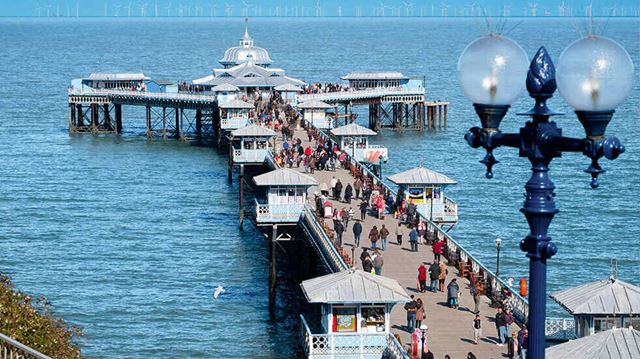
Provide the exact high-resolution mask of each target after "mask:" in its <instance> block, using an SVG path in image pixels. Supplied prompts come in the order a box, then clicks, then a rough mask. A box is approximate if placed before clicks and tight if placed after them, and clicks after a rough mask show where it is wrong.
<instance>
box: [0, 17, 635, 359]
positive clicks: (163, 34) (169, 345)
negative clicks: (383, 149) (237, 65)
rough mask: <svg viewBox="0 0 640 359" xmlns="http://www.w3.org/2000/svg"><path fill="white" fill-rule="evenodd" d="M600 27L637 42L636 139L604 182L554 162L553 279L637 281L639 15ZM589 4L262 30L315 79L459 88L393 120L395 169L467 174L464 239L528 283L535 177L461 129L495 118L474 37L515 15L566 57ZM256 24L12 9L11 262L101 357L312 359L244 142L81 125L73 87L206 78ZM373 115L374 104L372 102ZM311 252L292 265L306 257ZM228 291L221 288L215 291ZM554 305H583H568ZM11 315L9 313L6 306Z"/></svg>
mask: <svg viewBox="0 0 640 359" xmlns="http://www.w3.org/2000/svg"><path fill="white" fill-rule="evenodd" d="M594 22H595V29H596V31H597V32H598V33H599V34H603V35H605V36H608V37H611V38H613V39H615V40H616V41H618V42H619V43H620V44H621V45H623V46H624V47H625V48H626V49H627V51H628V52H629V54H630V56H631V58H632V60H633V62H634V64H635V68H636V73H635V80H634V85H633V93H632V94H631V96H630V97H629V98H628V99H627V100H626V101H625V102H624V103H622V104H621V105H620V106H619V108H618V109H617V110H616V114H615V116H614V119H613V121H612V123H611V124H610V125H609V128H608V134H611V135H615V136H618V137H619V138H620V140H621V141H622V142H623V143H624V144H625V145H626V149H627V151H626V152H625V153H624V154H623V155H622V156H620V158H619V159H617V160H615V161H608V160H603V161H602V165H603V167H604V168H605V169H606V170H607V172H606V173H605V174H603V175H602V176H601V180H600V183H601V185H600V188H598V189H596V190H594V189H591V188H590V187H589V181H590V178H589V175H587V174H586V173H584V172H583V170H584V169H585V168H586V167H587V166H588V165H589V160H588V159H587V158H586V157H584V156H583V155H581V154H564V155H563V156H562V158H558V159H556V160H554V161H553V163H552V164H551V177H552V178H553V180H554V181H555V184H556V186H557V189H556V193H557V196H556V197H555V198H556V202H557V205H558V207H559V208H560V213H559V214H558V215H557V216H556V218H555V220H554V221H553V223H552V225H551V228H550V235H551V236H552V238H553V240H554V241H555V243H556V244H557V246H558V254H557V255H556V256H555V257H553V258H552V259H551V260H549V262H548V267H549V271H548V281H547V284H548V290H549V291H551V292H552V291H557V290H560V289H564V288H568V287H572V286H576V285H578V284H582V283H586V282H589V281H595V280H601V279H606V278H608V277H609V276H610V275H611V274H612V266H611V265H610V263H611V259H614V260H615V261H616V263H617V266H613V269H614V271H613V272H614V273H613V274H614V275H615V276H618V277H619V278H620V279H622V280H625V281H628V282H631V283H634V284H636V285H640V240H639V238H640V228H639V227H640V121H639V120H640V81H639V74H640V66H639V62H640V40H639V39H640V20H639V19H637V18H635V19H633V18H624V19H617V18H612V19H595V20H594ZM587 27H588V24H587V21H586V20H583V19H573V20H570V19H562V18H548V19H517V18H515V19H508V20H507V21H506V23H503V22H502V21H499V20H491V19H490V20H489V21H487V19H484V18H482V19H481V18H466V19H465V18H457V19H434V18H385V19H380V18H318V19H315V18H296V19H282V18H277V19H276V18H257V19H250V21H249V32H250V34H251V36H252V37H253V38H254V39H255V44H256V46H261V47H264V48H266V49H268V51H269V53H270V55H271V58H272V59H273V61H274V62H273V66H274V67H279V68H283V69H285V70H286V71H287V74H288V75H290V76H293V77H296V78H300V79H303V80H305V81H306V82H308V83H312V82H338V81H340V80H339V78H340V76H343V75H345V74H347V73H348V72H350V71H367V70H397V71H401V72H403V73H404V74H406V75H409V76H415V77H424V79H425V81H426V91H427V96H428V99H430V100H446V101H449V103H450V105H449V108H448V121H447V124H448V126H447V128H446V129H441V130H436V131H426V132H424V133H417V132H416V133H414V132H405V133H396V132H391V131H382V133H381V134H380V135H378V136H377V137H376V138H375V140H374V141H373V142H375V143H377V144H381V145H385V146H387V147H388V148H389V161H388V163H386V164H385V165H384V166H383V174H384V175H385V176H386V175H390V174H393V173H397V172H399V171H403V170H407V169H409V168H412V167H414V166H417V165H419V164H423V165H424V166H426V167H428V168H430V169H433V170H436V171H439V172H442V173H444V174H446V175H447V176H450V177H452V178H454V179H455V180H457V181H458V184H457V185H455V186H452V187H450V188H448V190H447V191H448V193H447V194H448V195H449V196H450V197H452V198H453V199H455V200H456V201H457V202H458V203H459V212H460V222H459V224H458V225H457V226H456V227H455V228H454V229H452V230H451V232H450V234H451V235H452V236H453V237H454V238H455V239H456V240H457V241H459V242H460V243H462V244H463V246H464V247H465V248H467V249H468V250H469V251H470V252H471V253H473V255H474V256H476V257H477V258H479V259H480V260H481V261H482V262H483V263H484V264H485V265H486V266H487V267H489V268H491V269H493V268H494V266H495V265H496V245H495V239H496V238H497V237H500V238H502V239H503V241H502V250H501V255H500V272H501V275H502V276H503V277H504V278H505V279H508V278H513V279H514V281H515V282H516V283H517V282H518V280H519V279H520V278H522V277H527V274H528V262H527V258H526V257H525V255H524V253H523V252H521V251H520V249H519V247H518V243H519V241H520V240H521V239H522V238H524V236H526V235H527V233H528V227H527V224H526V221H525V218H524V216H523V215H522V214H521V213H520V212H519V208H520V207H521V206H522V202H523V199H524V197H523V194H524V188H523V186H524V183H525V182H526V181H527V179H528V177H529V173H530V171H529V170H530V168H529V167H530V165H529V163H528V161H527V160H526V159H523V158H519V157H518V154H517V153H516V151H514V150H512V149H498V150H496V151H495V154H496V157H497V159H498V160H499V161H500V163H499V164H498V165H496V167H495V171H494V174H495V176H494V178H493V179H491V180H488V179H486V178H485V177H484V167H483V165H482V164H480V163H478V161H479V160H480V159H482V157H483V153H482V151H480V150H474V149H472V148H470V147H469V146H468V145H467V144H466V143H465V141H464V139H463V136H464V134H465V132H466V131H467V130H468V128H470V127H472V126H476V125H478V123H479V122H478V119H477V117H476V115H475V113H474V110H473V107H472V105H471V103H470V101H469V100H467V99H466V98H465V97H464V96H463V94H462V91H461V89H460V86H459V85H458V80H457V73H456V63H457V59H458V56H459V55H460V53H461V52H462V50H463V49H464V47H465V46H466V45H467V44H468V43H469V42H471V41H472V40H474V39H475V38H477V37H479V36H482V35H484V34H486V33H488V32H489V31H491V29H493V30H495V29H498V30H499V29H502V31H503V32H504V33H505V34H506V35H507V36H509V37H511V38H513V39H514V40H516V41H517V42H518V43H519V44H520V45H521V46H522V47H523V48H524V49H525V51H526V52H527V54H529V56H532V55H533V54H534V53H535V52H536V51H537V50H538V48H539V47H540V46H544V47H546V49H547V50H548V51H549V53H550V54H551V56H552V58H553V59H554V60H555V61H557V59H558V57H559V55H560V54H561V52H562V50H563V49H564V48H566V47H567V46H568V45H569V44H570V43H571V42H573V41H575V40H577V39H578V38H580V36H581V32H582V33H585V32H586V29H587ZM243 31H244V21H243V19H241V18H228V19H227V18H208V19H204V18H203V19H194V18H190V19H185V18H153V19H152V18H148V19H141V18H138V19H133V18H132V19H126V18H109V19H102V18H79V19H71V18H69V19H44V18H41V19H39V18H1V19H0V59H2V65H1V66H0V79H1V81H0V168H1V169H0V272H2V273H5V274H9V275H11V276H12V278H13V280H14V281H15V284H16V286H17V288H19V289H20V290H23V291H25V292H28V293H31V294H33V295H44V296H46V297H47V298H48V299H49V300H50V301H51V303H52V305H53V308H54V313H55V315H56V316H59V317H61V318H64V320H66V321H67V322H68V323H70V324H72V325H76V326H78V327H80V328H82V330H83V332H84V334H85V335H84V336H83V337H82V338H80V339H79V341H78V343H79V345H80V346H81V349H82V353H83V355H86V356H88V357H92V358H149V357H160V358H290V357H295V356H296V355H298V354H299V350H300V349H299V341H298V340H299V339H298V330H299V323H298V308H299V306H300V303H301V301H302V300H303V299H302V297H301V294H300V290H299V287H298V285H299V283H298V282H297V281H296V280H295V279H293V277H291V275H290V274H288V272H289V270H288V269H290V268H287V267H285V268H283V270H282V271H281V272H280V273H279V276H280V278H281V282H280V284H279V294H278V298H277V304H276V308H275V309H274V311H269V301H268V296H267V295H266V293H267V292H268V284H267V276H268V257H267V255H268V248H267V246H266V242H265V240H264V236H263V235H262V234H261V233H260V232H259V231H257V230H256V229H255V228H254V227H253V226H252V225H250V224H246V225H245V228H244V230H243V231H240V230H239V228H238V218H237V202H238V194H237V193H238V188H237V186H238V184H237V181H234V183H233V184H232V185H229V184H228V183H227V178H226V163H227V155H226V154H224V153H222V152H219V151H217V150H216V149H214V148H211V147H207V146H194V145H192V144H190V143H182V142H179V141H172V140H169V141H166V142H163V141H161V140H157V139H156V140H147V139H146V138H145V137H144V136H143V135H142V134H143V132H144V114H143V112H142V111H140V109H135V108H125V109H124V111H123V117H124V133H123V135H122V136H120V137H114V136H101V137H94V136H92V135H89V134H84V135H69V134H68V132H67V121H68V112H67V111H68V110H67V88H68V86H69V85H70V81H71V79H73V78H79V77H83V76H87V75H88V74H90V73H91V72H144V74H145V75H148V76H151V77H153V78H158V79H170V80H173V81H189V80H191V79H194V78H198V77H202V76H206V75H208V74H210V73H211V71H212V69H213V68H216V67H218V66H219V64H218V60H219V59H220V58H222V55H223V53H224V51H225V49H227V48H229V47H231V46H236V45H237V43H238V41H239V39H240V37H241V36H242V34H243ZM549 104H550V107H551V108H552V109H554V110H556V111H558V112H563V113H564V115H563V116H558V117H557V118H556V121H557V122H558V124H559V125H560V126H561V127H562V128H563V131H564V132H563V133H564V134H565V135H569V136H578V137H581V136H583V130H582V129H581V126H580V124H579V122H578V121H577V119H576V116H575V114H574V113H573V111H572V110H571V108H570V107H569V106H568V105H567V104H566V103H565V102H564V101H563V100H562V99H561V98H560V96H559V95H558V94H557V93H556V96H555V97H553V98H552V99H551V100H550V101H549ZM532 105H533V102H532V99H530V98H529V97H528V96H526V95H525V94H523V95H522V97H521V98H520V99H519V100H518V101H517V102H516V103H514V104H513V106H512V110H511V111H510V112H509V114H508V115H507V116H506V118H505V119H504V121H503V126H502V127H503V130H505V131H517V129H518V128H519V127H520V126H521V125H522V124H523V123H524V122H525V120H526V118H523V117H519V116H516V112H523V111H526V110H528V109H529V108H530V107H531V106H532ZM357 111H358V114H359V121H360V122H362V123H365V121H366V119H367V115H366V111H367V109H365V108H363V109H358V110H357ZM294 266H295V265H294ZM218 285H222V286H224V287H225V288H226V290H227V292H226V293H224V294H223V295H221V297H220V298H219V300H217V301H214V300H213V288H215V287H216V286H218ZM548 316H566V314H565V313H564V312H563V310H562V309H561V308H560V307H559V306H558V305H556V304H554V303H553V302H552V301H549V304H548ZM0 319H1V318H0Z"/></svg>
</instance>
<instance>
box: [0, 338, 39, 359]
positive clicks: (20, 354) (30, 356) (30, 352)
mask: <svg viewBox="0 0 640 359" xmlns="http://www.w3.org/2000/svg"><path fill="white" fill-rule="evenodd" d="M0 359H51V357H49V356H46V355H44V354H42V353H40V352H39V351H37V350H34V349H31V348H29V347H28V346H26V345H24V344H22V343H20V342H19V341H17V340H14V339H11V338H9V337H8V336H6V335H4V334H2V333H0Z"/></svg>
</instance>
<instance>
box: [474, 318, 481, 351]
mask: <svg viewBox="0 0 640 359" xmlns="http://www.w3.org/2000/svg"><path fill="white" fill-rule="evenodd" d="M481 336H482V320H480V315H479V314H476V317H475V318H474V319H473V342H474V343H475V344H478V340H480V337H481Z"/></svg>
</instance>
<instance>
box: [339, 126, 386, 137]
mask: <svg viewBox="0 0 640 359" xmlns="http://www.w3.org/2000/svg"><path fill="white" fill-rule="evenodd" d="M331 133H333V134H334V135H336V136H375V135H377V133H376V132H375V131H372V130H370V129H368V128H366V127H362V126H360V125H358V124H355V123H350V124H348V125H344V126H340V127H337V128H334V129H332V130H331Z"/></svg>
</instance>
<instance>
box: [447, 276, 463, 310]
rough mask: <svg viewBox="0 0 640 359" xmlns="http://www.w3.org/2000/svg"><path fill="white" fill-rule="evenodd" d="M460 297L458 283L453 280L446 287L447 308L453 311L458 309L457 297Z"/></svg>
mask: <svg viewBox="0 0 640 359" xmlns="http://www.w3.org/2000/svg"><path fill="white" fill-rule="evenodd" d="M459 296H460V287H459V286H458V281H457V280H456V278H453V279H452V280H451V282H450V283H449V285H448V286H447V300H448V302H449V307H451V308H453V309H457V308H458V297H459Z"/></svg>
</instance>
